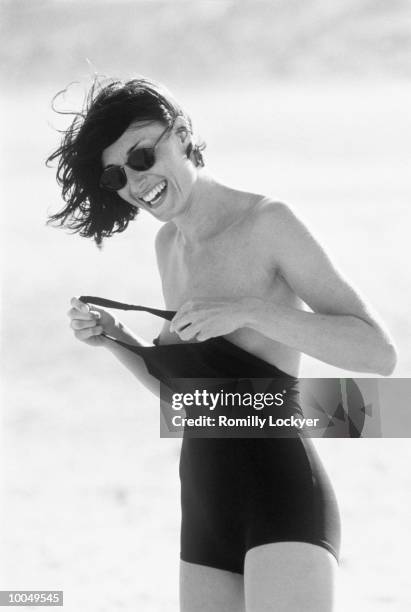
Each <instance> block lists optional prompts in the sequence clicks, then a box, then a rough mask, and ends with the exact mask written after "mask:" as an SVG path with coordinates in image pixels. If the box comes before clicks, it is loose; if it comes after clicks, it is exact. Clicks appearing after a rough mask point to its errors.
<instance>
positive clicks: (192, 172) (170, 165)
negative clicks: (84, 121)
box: [102, 118, 197, 221]
mask: <svg viewBox="0 0 411 612" xmlns="http://www.w3.org/2000/svg"><path fill="white" fill-rule="evenodd" d="M164 130H165V126H164V125H163V124H162V123H159V122H157V121H155V122H154V121H153V122H138V123H134V124H131V125H130V126H129V127H128V128H127V130H126V131H125V132H123V134H122V135H121V136H120V138H118V139H117V140H116V141H115V142H114V143H113V144H111V145H110V146H109V147H107V148H106V149H104V151H103V153H102V164H103V168H106V167H107V166H110V165H118V166H124V171H125V173H126V176H127V184H126V185H125V187H123V188H122V189H119V190H118V191H117V193H118V195H119V196H120V197H121V198H123V200H126V202H129V203H130V204H133V205H134V206H138V207H139V208H144V209H145V210H147V211H148V212H149V213H150V214H151V215H153V217H156V218H157V219H159V220H161V221H169V220H170V219H172V218H173V217H174V216H176V215H177V214H180V213H181V212H183V210H184V209H185V206H186V204H187V201H188V197H189V195H190V193H191V190H192V188H193V185H194V183H195V180H196V176H197V173H196V169H195V167H194V165H193V164H192V163H191V161H190V160H189V159H188V158H187V156H186V154H185V151H186V149H187V146H188V143H189V140H190V139H189V134H188V132H187V131H186V130H184V122H183V120H182V119H181V118H177V119H176V121H175V123H174V126H173V128H172V129H171V130H169V131H168V132H166V133H165V134H164V136H163V137H162V138H161V139H160V141H159V143H158V145H157V146H156V148H155V163H154V165H153V166H152V167H151V168H150V169H149V170H144V171H138V170H133V169H132V168H129V167H128V166H126V165H125V164H126V162H127V157H128V152H129V151H130V150H131V149H134V148H141V147H152V146H153V145H154V144H155V142H156V141H157V140H158V138H159V137H160V135H161V134H162V133H163V132H164Z"/></svg>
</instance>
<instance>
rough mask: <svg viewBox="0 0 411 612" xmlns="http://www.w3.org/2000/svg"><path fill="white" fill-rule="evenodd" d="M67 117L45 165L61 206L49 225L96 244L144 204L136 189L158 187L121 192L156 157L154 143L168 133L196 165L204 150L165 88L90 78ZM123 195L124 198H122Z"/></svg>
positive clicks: (146, 82)
mask: <svg viewBox="0 0 411 612" xmlns="http://www.w3.org/2000/svg"><path fill="white" fill-rule="evenodd" d="M57 95H59V94H57ZM120 109H121V111H120ZM73 115H74V119H73V122H72V124H71V125H70V126H69V128H68V129H67V130H66V132H65V135H64V138H63V140H62V142H61V145H60V146H59V147H58V148H57V149H56V151H54V152H53V153H52V154H51V155H50V156H49V158H48V160H47V163H50V162H52V161H54V160H56V159H58V160H59V161H58V168H57V180H58V183H59V185H60V186H61V187H62V195H63V199H64V200H65V202H66V205H65V206H64V208H63V209H62V210H61V211H59V212H57V213H56V214H53V215H51V216H50V219H49V223H56V224H57V225H62V226H63V225H64V226H66V227H68V228H70V229H73V230H74V231H77V232H79V233H80V235H81V236H85V237H87V238H89V237H92V238H94V240H95V241H96V243H97V245H101V243H102V240H103V238H105V237H109V236H112V235H113V234H114V233H116V232H122V231H124V230H125V229H126V228H127V226H128V224H129V222H130V221H131V220H133V219H134V218H135V217H136V215H137V213H138V207H139V205H143V206H144V204H145V203H147V202H146V200H147V198H146V197H145V198H144V199H143V198H141V199H139V196H140V195H142V194H143V192H142V190H141V189H140V187H141V188H145V189H149V190H150V189H153V188H157V187H158V186H159V184H160V183H164V181H161V180H160V181H159V180H157V183H154V177H153V179H152V181H151V183H150V182H149V181H146V185H145V187H144V186H143V185H140V186H135V190H134V191H133V190H131V189H130V188H126V183H127V180H128V181H130V176H129V175H131V171H132V170H133V169H134V170H135V171H140V172H141V171H143V170H149V169H150V168H151V167H152V166H153V165H154V164H155V161H156V156H157V155H161V153H160V152H159V148H160V147H159V146H158V145H159V144H160V140H161V137H162V136H166V135H167V134H168V133H169V132H170V130H171V129H172V128H173V127H174V126H176V131H178V133H179V134H180V135H181V137H182V138H184V139H185V140H186V153H187V156H188V157H191V158H192V159H193V160H195V163H196V164H198V165H203V159H202V155H201V150H203V149H204V148H205V144H204V143H202V142H200V143H196V142H194V141H193V128H192V123H191V119H190V117H189V116H188V114H187V113H186V112H185V111H184V110H183V108H182V107H181V106H180V105H179V104H178V103H177V102H176V101H175V100H174V98H173V96H172V95H171V93H170V92H169V91H168V90H167V89H166V88H165V87H163V86H162V85H160V84H159V83H156V82H154V81H151V80H149V79H145V78H140V79H133V80H130V81H127V82H126V83H124V82H121V81H116V80H111V81H108V82H107V81H106V80H100V79H99V78H97V77H96V79H95V80H94V83H93V84H92V86H91V88H90V91H89V93H88V96H87V98H86V103H85V105H84V108H83V109H82V111H81V112H74V113H73ZM117 140H119V142H118V143H117V142H116V141H117ZM157 140H158V142H157ZM113 143H115V144H113ZM113 156H114V157H113ZM118 156H120V159H117V158H118ZM163 157H165V156H163ZM112 166H114V167H112ZM104 168H105V171H104V172H103V169H104ZM133 176H134V178H135V177H136V176H137V174H134V175H133ZM160 186H161V187H163V184H161V185H160ZM166 186H167V183H166ZM120 191H121V193H120ZM126 193H128V197H123V196H124V195H125V194H126ZM144 195H146V194H144ZM150 203H151V204H154V202H151V201H150Z"/></svg>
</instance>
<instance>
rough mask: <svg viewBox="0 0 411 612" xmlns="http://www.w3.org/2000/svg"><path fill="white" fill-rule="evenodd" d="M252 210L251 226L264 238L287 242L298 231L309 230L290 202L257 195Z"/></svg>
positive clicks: (250, 216)
mask: <svg viewBox="0 0 411 612" xmlns="http://www.w3.org/2000/svg"><path fill="white" fill-rule="evenodd" d="M250 212H251V214H250V215H249V217H248V221H249V223H250V226H252V228H253V230H254V231H255V232H256V234H257V235H258V236H260V237H261V238H262V239H263V238H264V237H267V238H270V239H271V240H272V239H273V238H278V239H281V240H279V242H285V241H286V240H287V239H291V238H292V235H293V234H295V233H296V232H297V233H298V232H301V231H308V230H306V228H305V226H304V224H303V222H302V221H301V220H300V219H299V218H298V216H297V214H296V213H295V212H294V210H293V209H292V207H291V206H290V205H289V204H285V203H284V202H280V201H278V200H273V199H272V198H269V197H265V196H256V198H255V201H254V203H253V205H252V207H251V211H250ZM277 244H278V243H277Z"/></svg>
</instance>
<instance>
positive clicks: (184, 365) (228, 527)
mask: <svg viewBox="0 0 411 612" xmlns="http://www.w3.org/2000/svg"><path fill="white" fill-rule="evenodd" d="M80 299H81V300H82V301H83V302H85V303H91V304H95V305H97V306H103V307H108V308H120V309H123V310H141V311H146V312H149V313H152V314H154V315H157V316H160V317H162V318H164V319H167V320H171V319H172V318H173V317H174V315H175V311H166V310H159V309H153V308H145V307H143V306H133V305H127V304H122V303H120V302H114V301H112V300H106V299H104V298H97V297H92V296H82V297H81V298H80ZM111 339H112V340H114V341H115V342H117V343H118V344H120V345H121V346H124V347H125V348H127V349H129V350H131V351H133V352H134V353H136V354H138V355H140V356H141V357H142V358H143V359H144V361H145V363H146V366H147V369H148V371H149V372H150V374H151V375H152V376H154V377H155V378H157V379H158V380H159V381H160V382H162V383H163V384H166V385H169V386H172V384H173V379H175V378H187V379H189V378H196V379H201V378H203V379H205V378H210V379H211V378H235V379H237V380H238V379H243V378H250V379H252V378H255V379H257V378H264V379H268V378H269V379H271V387H270V388H272V389H273V392H274V393H275V392H276V390H278V381H279V380H281V381H282V384H283V382H284V380H286V381H288V384H289V388H290V389H291V390H292V389H294V390H295V389H297V385H298V380H297V379H296V378H294V377H292V376H290V375H288V374H286V373H284V372H282V371H281V370H279V369H278V368H276V367H275V366H273V365H271V364H269V363H268V362H266V361H264V360H263V359H261V358H259V357H256V356H255V355H252V354H251V353H249V352H247V351H245V350H244V349H242V348H240V347H238V346H236V345H234V344H233V343H232V342H229V341H228V340H226V339H225V338H223V337H217V338H211V339H210V340H206V341H205V342H197V343H179V344H169V345H162V346H160V345H158V344H155V346H149V347H141V346H132V345H129V344H127V343H124V342H121V341H119V340H116V339H114V338H111ZM276 382H277V384H276ZM295 397H296V395H295V394H294V400H295ZM292 407H293V412H294V413H297V414H300V415H301V414H302V411H301V408H300V406H299V405H298V404H297V403H296V402H295V401H294V402H293V403H292ZM180 479H181V509H182V523H181V559H182V560H183V561H187V562H190V563H197V564H201V565H207V566H210V567H214V568H217V569H222V570H228V571H230V572H237V573H240V574H242V573H243V571H244V559H245V555H246V553H247V551H248V550H250V549H251V548H254V547H255V546H259V545H262V544H271V543H274V542H306V543H309V544H315V545H318V546H321V547H323V548H325V549H327V550H328V551H329V552H331V553H332V554H333V555H334V557H335V558H336V559H337V561H338V555H339V546H340V519H339V512H338V506H337V502H336V499H335V495H334V491H333V489H332V486H331V483H330V481H329V478H328V476H327V474H326V473H325V471H324V468H323V466H322V463H321V461H320V459H319V457H318V454H317V452H316V450H315V448H314V446H313V443H312V441H311V439H309V438H305V437H303V436H301V435H294V436H293V437H277V438H265V437H262V438H243V437H242V438H223V439H222V438H193V437H189V436H186V435H184V437H183V443H182V447H181V456H180Z"/></svg>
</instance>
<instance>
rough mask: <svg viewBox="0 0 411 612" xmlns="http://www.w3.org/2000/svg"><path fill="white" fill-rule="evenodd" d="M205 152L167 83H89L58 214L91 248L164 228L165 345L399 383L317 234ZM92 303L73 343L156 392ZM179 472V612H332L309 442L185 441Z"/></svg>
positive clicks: (334, 519)
mask: <svg viewBox="0 0 411 612" xmlns="http://www.w3.org/2000/svg"><path fill="white" fill-rule="evenodd" d="M203 148H204V146H203V144H201V143H198V142H197V141H196V139H195V134H194V132H193V128H192V124H191V120H190V118H189V116H188V115H187V114H186V112H185V111H184V110H183V109H182V108H181V107H180V106H179V104H177V102H176V101H175V100H174V99H173V97H172V96H171V95H170V93H169V92H168V91H167V90H165V89H164V88H163V87H162V86H160V85H159V84H157V83H154V82H152V81H149V80H147V79H142V78H140V79H135V80H132V81H129V82H125V83H123V82H119V81H112V82H109V83H108V84H107V83H106V84H103V85H101V86H98V85H97V84H95V85H94V86H93V87H92V89H91V91H90V94H89V96H88V99H87V102H86V107H85V109H84V111H83V113H82V114H79V115H78V116H77V117H76V119H75V120H74V121H73V123H72V125H71V126H70V128H69V129H68V130H67V132H66V133H65V136H64V138H63V142H62V144H61V146H60V147H59V148H58V149H57V151H56V152H55V153H53V154H52V155H51V156H50V158H49V159H50V160H53V159H59V166H58V173H57V176H58V180H59V182H60V184H61V185H62V191H63V196H64V198H65V200H66V206H65V207H64V209H63V210H62V211H61V212H59V213H57V214H56V215H54V216H53V217H52V218H51V219H52V220H53V221H55V222H56V221H57V222H58V223H60V224H61V225H66V226H68V227H70V228H72V229H74V230H76V231H78V232H80V234H81V235H83V236H86V237H90V238H94V239H95V240H96V242H97V244H101V241H102V239H103V238H104V237H109V236H111V235H112V234H113V233H114V232H119V231H123V230H124V229H125V228H126V227H127V225H128V223H129V221H130V220H132V219H133V218H134V217H135V216H136V214H137V212H139V211H141V210H143V211H144V212H145V213H148V214H150V215H152V216H153V217H155V218H156V219H158V220H159V221H160V222H161V223H162V226H161V227H160V230H159V232H158V234H157V237H156V241H155V248H156V255H157V262H158V268H159V271H160V275H161V280H162V286H163V292H164V299H165V303H166V307H167V308H168V309H170V310H171V311H176V313H175V314H172V316H171V319H172V320H171V322H170V321H168V320H166V321H165V323H164V325H163V328H162V331H161V333H160V336H159V338H158V340H157V344H158V348H159V350H161V349H165V350H166V349H167V347H169V348H170V349H172V347H176V346H177V347H179V348H180V349H181V348H182V349H183V351H184V350H185V349H188V348H189V347H190V346H191V348H193V347H194V348H196V346H197V347H203V346H207V344H206V343H210V342H211V343H213V342H217V341H218V340H219V339H221V338H222V339H223V340H224V339H225V340H228V341H229V342H228V343H227V345H228V344H230V346H231V347H233V346H234V347H238V350H242V351H243V354H245V355H248V356H249V358H250V363H252V360H253V358H254V359H255V360H256V361H257V362H258V363H259V364H261V368H262V369H261V370H258V368H257V370H255V368H254V369H253V372H251V371H250V372H249V375H250V376H255V377H257V376H260V377H263V376H266V375H267V374H266V372H265V370H264V367H265V368H271V370H270V371H271V372H272V376H273V378H275V377H276V376H284V377H287V376H288V377H296V376H297V374H298V368H299V362H300V354H301V352H304V353H307V354H308V355H312V356H313V357H316V358H317V359H320V360H322V361H324V362H326V363H330V364H332V365H334V366H337V367H340V368H344V369H350V370H354V371H361V372H372V373H377V374H382V375H389V374H391V373H392V371H393V369H394V367H395V361H396V354H395V349H394V348H393V345H392V342H391V341H390V339H389V337H388V335H387V333H386V332H385V331H384V330H383V328H382V327H381V325H380V324H379V323H377V321H376V320H375V318H374V317H373V316H372V315H371V314H370V311H369V309H368V308H367V306H366V305H365V304H364V302H363V301H362V300H361V299H360V297H359V296H358V295H357V293H356V292H355V291H354V290H353V288H352V287H350V285H349V284H348V283H347V281H346V280H345V279H343V278H342V277H341V276H340V274H339V273H338V272H337V271H336V269H335V268H334V266H333V265H332V263H331V262H330V260H329V259H328V257H327V255H326V253H325V252H324V251H323V249H322V248H321V246H320V245H319V244H318V243H317V242H316V240H315V239H314V238H313V236H312V235H311V234H310V233H309V231H308V230H307V228H306V227H305V226H304V225H303V224H302V223H301V222H300V221H299V219H298V218H297V217H296V215H295V214H294V213H293V212H292V210H291V209H290V208H289V207H288V206H287V205H285V204H282V203H278V202H275V201H272V200H271V199H270V198H267V197H263V196H262V195H258V194H254V193H245V192H242V191H238V190H236V189H233V188H230V187H227V186H226V185H223V184H221V183H219V182H218V181H216V180H214V179H213V178H212V177H211V176H210V175H209V174H207V173H206V171H205V170H204V168H203V166H204V162H203V157H202V150H203ZM84 301H86V302H87V299H86V300H83V301H82V300H79V299H78V298H72V300H71V309H70V310H69V313H68V314H69V317H70V322H71V327H72V329H73V330H74V334H75V336H76V337H77V338H78V339H79V340H81V341H83V342H85V343H87V344H90V345H93V346H104V347H105V348H107V349H108V350H109V351H111V352H112V353H113V355H114V356H115V357H117V358H118V359H119V360H120V361H121V362H122V363H123V364H124V365H125V366H126V367H127V368H128V369H129V370H130V371H131V372H132V373H133V374H135V376H136V377H137V378H138V379H139V381H140V382H141V383H142V384H144V385H145V386H146V387H147V388H149V389H150V390H151V391H153V392H154V393H157V394H158V387H159V385H158V378H159V376H156V375H155V373H156V370H153V367H152V364H151V362H150V361H149V359H148V357H147V355H149V354H150V355H153V354H155V355H157V353H153V352H151V353H148V352H146V353H145V352H144V347H147V346H148V345H149V343H145V342H143V341H141V340H140V339H138V338H137V337H136V336H135V335H134V334H133V333H132V332H131V331H130V330H129V329H127V328H126V327H125V326H124V325H122V324H121V322H120V321H119V320H117V319H116V318H114V317H113V316H112V315H111V314H109V312H107V311H106V310H105V309H104V308H98V307H90V305H89V304H86V303H84ZM91 301H92V300H89V302H91ZM304 303H305V304H306V305H307V306H308V307H309V308H310V309H311V312H307V311H306V310H304V309H303V304H304ZM169 318H170V317H169ZM107 336H109V337H110V338H111V339H110V338H108V337H107ZM113 339H114V340H117V341H119V342H122V343H123V344H120V343H119V342H115V341H113ZM183 343H186V346H185V347H183V346H182V345H183ZM196 343H200V344H196ZM201 343H205V344H201ZM127 345H132V346H134V347H135V352H133V351H131V350H129V348H128V347H127ZM211 346H213V347H215V346H216V344H211ZM149 350H151V351H152V350H153V349H152V348H150V349H149ZM154 350H155V348H154ZM173 350H174V349H173ZM177 361H178V359H177ZM150 364H151V365H150ZM177 366H178V364H177ZM263 370H264V373H263ZM153 373H154V375H153ZM199 455H201V461H200V460H199V459H198V456H199ZM180 475H181V485H182V534H181V543H182V546H181V584H180V587H181V610H182V611H183V612H186V611H190V612H193V611H195V610H201V611H208V610H209V611H210V612H211V611H213V612H215V611H217V610H221V611H223V610H224V611H225V612H228V611H233V612H234V611H236V612H237V611H241V610H243V611H246V612H257V611H258V612H262V611H268V610H276V611H278V612H279V611H281V612H292V611H295V610H305V612H314V611H315V612H330V611H331V610H332V606H333V591H334V576H335V570H336V567H337V560H338V548H339V517H338V510H337V506H336V502H335V498H334V495H333V491H332V488H331V485H330V482H329V480H328V479H327V476H326V474H325V473H324V470H323V468H322V466H321V463H320V461H319V459H318V456H317V455H316V453H315V450H314V448H313V446H312V444H311V441H310V440H303V439H301V438H298V439H293V440H291V439H273V440H254V441H250V440H248V439H247V440H241V439H240V440H218V441H209V440H208V441H207V440H191V441H187V440H184V441H183V450H182V457H181V463H180ZM257 481H258V484H256V483H257ZM239 483H241V484H239ZM227 506H228V507H229V511H227Z"/></svg>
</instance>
